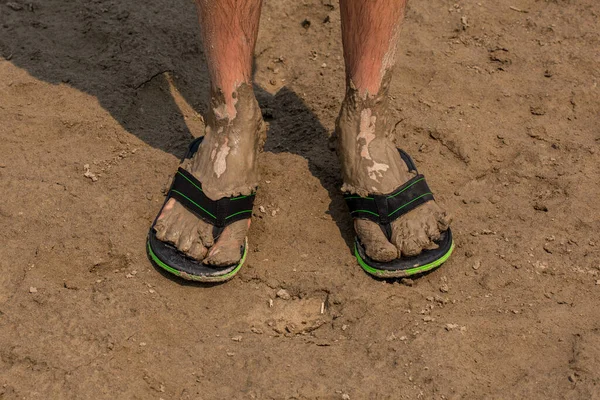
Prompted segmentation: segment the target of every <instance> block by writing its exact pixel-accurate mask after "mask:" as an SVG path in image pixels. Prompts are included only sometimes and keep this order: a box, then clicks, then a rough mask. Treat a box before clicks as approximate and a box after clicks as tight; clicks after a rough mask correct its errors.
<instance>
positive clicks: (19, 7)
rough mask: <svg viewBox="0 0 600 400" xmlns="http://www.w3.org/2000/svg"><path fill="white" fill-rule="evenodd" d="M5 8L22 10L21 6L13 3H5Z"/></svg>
mask: <svg viewBox="0 0 600 400" xmlns="http://www.w3.org/2000/svg"><path fill="white" fill-rule="evenodd" d="M6 6H7V7H8V8H10V9H12V10H14V11H21V10H22V9H23V6H22V5H20V4H19V3H15V2H9V3H6Z"/></svg>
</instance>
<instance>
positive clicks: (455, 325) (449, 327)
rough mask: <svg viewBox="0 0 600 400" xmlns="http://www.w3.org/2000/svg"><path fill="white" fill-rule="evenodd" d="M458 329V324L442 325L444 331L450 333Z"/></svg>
mask: <svg viewBox="0 0 600 400" xmlns="http://www.w3.org/2000/svg"><path fill="white" fill-rule="evenodd" d="M456 328H458V324H446V325H444V329H446V330H447V331H451V330H454V329H456Z"/></svg>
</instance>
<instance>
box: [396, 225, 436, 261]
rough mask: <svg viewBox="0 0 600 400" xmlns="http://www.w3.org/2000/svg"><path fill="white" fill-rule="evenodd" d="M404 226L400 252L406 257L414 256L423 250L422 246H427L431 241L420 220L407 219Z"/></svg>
mask: <svg viewBox="0 0 600 400" xmlns="http://www.w3.org/2000/svg"><path fill="white" fill-rule="evenodd" d="M406 228H407V229H406V230H405V231H404V234H405V236H404V238H403V241H402V251H401V253H402V255H403V256H406V257H414V256H416V255H418V254H419V253H420V252H421V251H423V248H424V247H426V246H428V245H429V243H430V242H431V241H430V240H429V237H428V236H427V234H426V233H425V227H424V226H423V224H422V223H420V221H412V220H411V221H408V223H407V224H406Z"/></svg>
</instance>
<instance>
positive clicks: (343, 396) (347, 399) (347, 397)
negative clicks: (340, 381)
mask: <svg viewBox="0 0 600 400" xmlns="http://www.w3.org/2000/svg"><path fill="white" fill-rule="evenodd" d="M342 400H350V395H349V394H348V393H344V394H343V395H342Z"/></svg>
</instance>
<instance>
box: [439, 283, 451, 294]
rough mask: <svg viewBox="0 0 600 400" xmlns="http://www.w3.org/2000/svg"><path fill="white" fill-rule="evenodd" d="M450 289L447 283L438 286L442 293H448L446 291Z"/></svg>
mask: <svg viewBox="0 0 600 400" xmlns="http://www.w3.org/2000/svg"><path fill="white" fill-rule="evenodd" d="M449 290H450V288H449V287H448V284H447V283H444V284H442V286H440V292H442V293H448V291H449Z"/></svg>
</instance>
